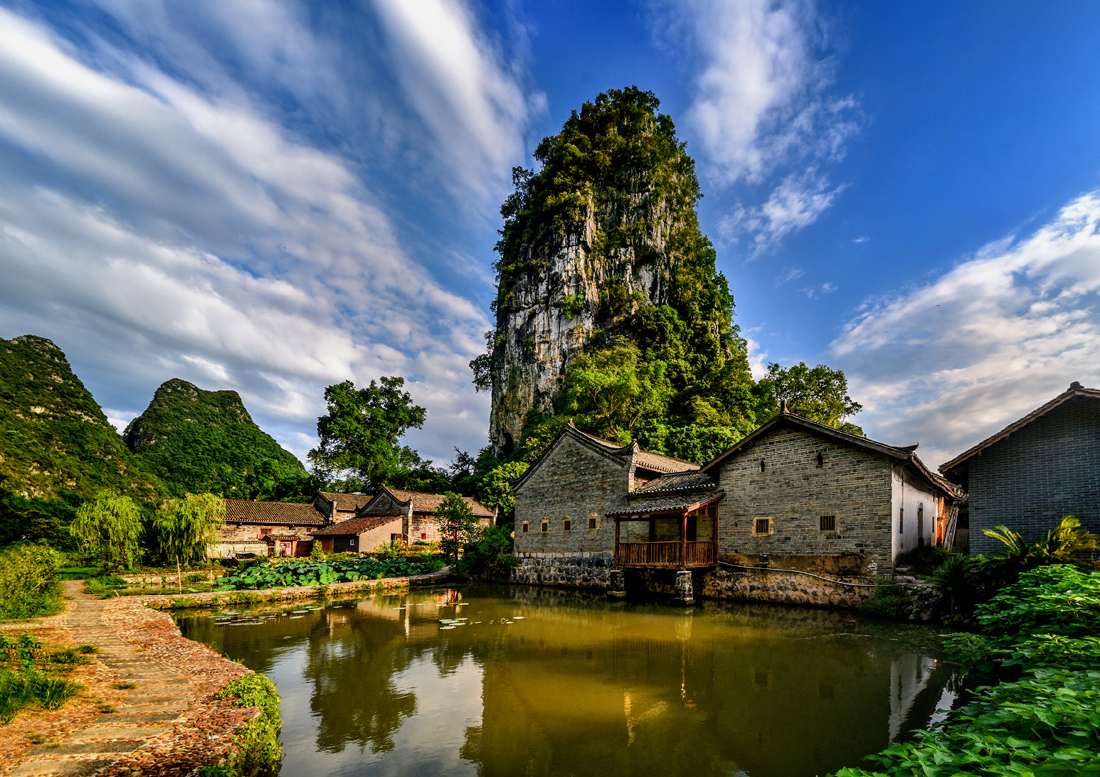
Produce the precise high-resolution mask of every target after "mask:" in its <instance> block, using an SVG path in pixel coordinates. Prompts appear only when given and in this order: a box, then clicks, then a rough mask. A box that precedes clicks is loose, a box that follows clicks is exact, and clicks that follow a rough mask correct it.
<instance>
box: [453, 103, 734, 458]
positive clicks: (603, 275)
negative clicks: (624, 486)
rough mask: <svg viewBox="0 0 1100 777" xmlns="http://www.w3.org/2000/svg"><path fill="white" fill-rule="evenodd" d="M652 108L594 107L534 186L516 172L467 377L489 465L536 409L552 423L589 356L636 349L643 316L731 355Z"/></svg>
mask: <svg viewBox="0 0 1100 777" xmlns="http://www.w3.org/2000/svg"><path fill="white" fill-rule="evenodd" d="M656 108H657V100H656V98H654V97H653V95H651V94H649V93H647V92H641V91H639V90H636V89H627V90H623V91H622V92H619V91H612V92H609V93H607V94H603V95H600V97H599V98H597V100H596V102H595V103H586V104H585V106H584V107H583V108H582V110H581V112H580V113H579V114H578V113H576V112H575V113H574V114H573V115H572V117H571V118H570V119H569V121H567V122H566V124H565V126H564V127H563V130H562V132H561V133H560V134H559V135H556V136H552V137H548V138H546V139H545V140H543V142H542V143H541V144H540V145H539V148H538V150H537V151H536V153H535V157H536V159H537V160H538V161H539V162H541V163H542V169H541V170H540V171H539V172H538V173H530V172H527V171H522V170H517V171H516V172H515V175H514V180H515V185H516V191H515V193H514V194H513V195H512V196H511V197H509V199H508V200H507V201H506V202H505V204H504V206H503V208H502V209H501V212H502V214H503V215H504V217H505V225H504V229H503V230H502V233H501V234H502V239H501V241H500V243H498V245H497V252H498V254H499V259H498V261H497V264H496V269H497V273H498V294H497V300H496V328H495V330H494V331H493V332H491V333H489V334H488V335H487V338H488V340H489V350H488V353H487V354H486V355H485V356H484V357H479V360H475V363H474V365H473V367H474V371H475V382H476V383H477V384H478V386H479V388H483V389H489V388H490V387H491V391H492V400H493V401H492V415H491V418H490V429H489V437H490V441H491V443H492V445H493V447H494V449H495V450H496V451H498V452H500V451H508V450H510V449H511V448H512V446H513V445H514V444H515V443H516V442H518V440H519V438H520V435H521V433H522V431H523V428H524V425H525V421H526V420H527V417H528V413H530V412H531V411H532V410H533V411H535V412H538V413H545V414H550V413H552V412H553V410H554V398H555V394H556V393H557V392H558V391H559V389H560V388H561V386H562V380H563V377H564V375H565V372H566V369H567V368H568V367H569V364H570V362H571V361H572V360H573V359H574V358H575V357H576V356H578V355H579V354H580V353H582V352H583V351H584V349H585V348H586V346H592V345H598V344H599V343H601V342H607V341H608V339H609V338H614V337H617V336H621V337H626V338H634V339H638V337H637V335H638V332H637V331H636V330H637V328H638V321H639V318H638V317H639V313H640V312H644V311H645V309H647V308H648V309H650V310H651V311H652V310H653V309H656V308H660V307H661V306H665V308H666V310H667V311H669V314H668V315H667V316H666V317H665V318H666V319H668V320H670V321H671V325H672V326H673V327H679V328H681V329H683V330H684V331H685V332H686V334H685V335H684V337H685V338H686V339H692V338H694V340H695V341H698V342H697V343H696V344H697V345H699V344H701V345H700V346H699V348H698V349H697V350H700V352H705V351H708V350H709V351H710V352H712V353H713V356H714V357H715V358H717V359H723V358H728V356H729V354H730V353H731V351H732V348H733V345H734V338H733V333H732V330H731V308H732V298H731V297H730V296H729V293H728V291H727V289H726V283H725V279H724V278H723V277H722V276H721V275H720V274H718V273H716V272H715V270H714V251H713V249H712V248H711V246H710V243H709V241H707V239H706V238H705V237H703V236H702V235H701V234H700V232H699V228H698V221H697V219H696V215H695V203H696V201H697V200H698V197H699V196H700V195H699V193H698V183H697V181H696V178H695V173H694V163H693V162H692V160H691V158H690V157H689V156H688V155H687V154H686V152H685V150H684V147H683V144H681V143H679V142H678V141H677V140H676V137H675V130H674V128H673V126H672V122H671V120H670V119H669V118H668V117H667V116H664V115H661V114H658V113H657V111H656ZM703 341H707V342H706V343H703ZM643 349H644V344H643ZM479 362H480V364H479Z"/></svg>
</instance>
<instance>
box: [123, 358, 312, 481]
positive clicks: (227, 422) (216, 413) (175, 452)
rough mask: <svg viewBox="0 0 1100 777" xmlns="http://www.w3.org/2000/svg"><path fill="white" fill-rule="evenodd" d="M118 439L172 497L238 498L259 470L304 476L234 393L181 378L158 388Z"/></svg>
mask: <svg viewBox="0 0 1100 777" xmlns="http://www.w3.org/2000/svg"><path fill="white" fill-rule="evenodd" d="M122 436H123V438H124V439H125V441H126V445H128V446H129V448H130V450H131V451H133V455H134V456H135V457H136V458H137V459H138V460H139V461H140V462H141V463H142V465H143V466H144V467H145V468H146V469H148V470H149V471H150V472H153V473H155V474H156V475H158V476H159V477H160V478H161V479H162V480H163V481H164V482H165V483H166V484H167V485H168V487H169V489H170V490H171V491H172V492H174V493H179V494H182V493H184V492H189V493H202V492H207V491H209V492H212V493H216V494H222V495H224V496H236V495H238V494H239V493H241V489H242V488H244V487H245V486H244V484H245V482H246V481H248V480H249V478H250V476H254V475H256V474H257V473H258V472H260V471H261V470H263V471H270V470H272V469H273V468H274V469H275V470H278V471H281V472H282V473H286V474H289V475H303V476H304V474H305V468H304V467H303V466H302V463H301V462H300V461H298V459H297V458H295V457H294V455H293V454H292V453H290V452H289V451H287V450H285V449H284V448H282V447H280V445H279V444H278V443H277V442H275V440H274V438H272V437H271V436H270V435H268V434H266V433H265V432H264V431H263V430H261V429H260V427H258V426H256V424H255V422H254V421H253V420H252V416H250V415H249V414H248V410H246V409H245V406H244V403H243V402H242V401H241V397H240V395H239V394H237V392H236V391H204V390H203V389H200V388H198V387H197V386H194V385H192V384H191V383H188V382H187V381H185V380H179V379H172V380H169V381H167V382H165V383H164V384H162V385H161V387H160V388H158V389H157V391H156V394H154V395H153V401H152V402H150V403H149V407H148V408H146V410H145V412H144V413H142V414H141V415H139V416H138V417H137V418H135V419H134V420H133V421H131V422H130V425H129V426H127V427H126V431H125V432H123V433H122Z"/></svg>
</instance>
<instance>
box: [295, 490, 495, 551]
mask: <svg viewBox="0 0 1100 777" xmlns="http://www.w3.org/2000/svg"><path fill="white" fill-rule="evenodd" d="M443 499H444V497H443V495H442V494H424V493H420V492H417V491H403V490H401V489H397V488H387V487H383V488H382V489H381V490H380V491H379V492H378V493H377V494H375V495H374V496H373V497H371V498H370V500H369V501H368V502H366V504H364V505H362V506H361V507H359V508H358V509H357V510H356V512H355V515H354V517H353V518H350V519H348V520H345V521H343V522H341V523H336V524H333V525H331V526H326V527H325V528H323V529H320V530H318V531H317V532H315V533H314V536H315V537H317V538H318V539H319V540H320V541H321V547H322V548H324V550H325V552H326V553H367V552H369V551H372V550H374V549H375V548H377V547H378V546H379V545H382V544H384V543H387V542H400V543H402V544H406V545H411V544H413V543H414V542H435V541H436V540H438V539H439V524H438V520H437V516H438V511H439V506H440V504H442V502H443ZM463 499H464V500H465V501H466V504H468V505H469V506H470V509H471V510H472V511H473V513H474V516H475V517H476V518H477V519H478V521H479V522H480V523H481V524H483V525H486V526H488V525H491V524H492V522H493V521H494V519H495V518H496V513H495V511H493V510H490V509H489V508H488V507H486V506H485V505H483V504H481V503H479V502H477V501H476V500H474V499H471V498H470V497H463Z"/></svg>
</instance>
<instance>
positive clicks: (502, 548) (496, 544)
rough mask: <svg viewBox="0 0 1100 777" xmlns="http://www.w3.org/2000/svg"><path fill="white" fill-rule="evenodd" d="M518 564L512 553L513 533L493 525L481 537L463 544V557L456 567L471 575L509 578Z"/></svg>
mask: <svg viewBox="0 0 1100 777" xmlns="http://www.w3.org/2000/svg"><path fill="white" fill-rule="evenodd" d="M517 564H519V559H517V558H516V557H515V556H514V555H513V554H512V533H511V532H510V531H509V530H507V529H504V528H499V527H496V526H493V527H490V528H489V529H487V530H486V531H485V532H483V533H482V535H481V537H480V538H479V539H477V540H475V541H473V542H467V543H466V544H465V545H463V546H462V559H461V560H460V561H459V562H458V563H457V564H456V565H455V569H456V571H458V572H460V573H462V574H465V575H470V576H471V577H481V578H490V579H501V578H504V579H507V578H508V576H509V572H510V570H511V569H512V568H513V567H515V566H516V565H517Z"/></svg>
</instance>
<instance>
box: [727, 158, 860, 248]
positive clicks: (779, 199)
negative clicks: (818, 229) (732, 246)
mask: <svg viewBox="0 0 1100 777" xmlns="http://www.w3.org/2000/svg"><path fill="white" fill-rule="evenodd" d="M845 188H846V187H845V185H843V184H842V185H840V186H837V187H832V186H831V185H830V183H829V181H828V179H827V178H826V177H825V176H823V175H820V174H819V173H818V172H817V169H816V168H809V169H807V170H805V171H804V172H802V173H800V174H798V173H792V174H790V175H788V176H787V177H786V178H784V179H783V181H782V182H781V183H780V184H779V186H777V187H776V188H775V190H774V191H773V192H772V193H771V196H770V197H769V198H768V201H767V202H765V203H764V204H763V205H759V206H755V207H751V208H744V207H741V208H739V209H738V210H737V211H736V212H735V213H734V215H733V216H731V217H726V218H725V219H723V220H722V222H721V223H720V225H719V229H720V231H721V233H722V235H723V236H724V237H726V238H727V239H733V240H735V239H737V237H738V236H739V235H741V234H747V235H749V236H750V238H751V242H752V248H751V250H750V256H752V257H756V256H760V255H761V254H764V253H767V252H768V251H771V250H772V249H774V248H775V247H776V246H777V245H778V244H779V243H780V241H782V240H783V238H784V237H786V236H787V235H788V234H790V233H791V232H797V231H798V230H801V229H804V228H805V227H808V226H809V225H810V224H812V223H814V222H815V221H817V218H818V216H820V215H821V214H822V213H823V212H824V211H825V210H826V209H827V208H828V207H829V206H830V205H832V203H833V200H834V199H835V198H836V196H837V195H838V194H839V193H840V192H842V191H843V190H844V189H845Z"/></svg>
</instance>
